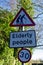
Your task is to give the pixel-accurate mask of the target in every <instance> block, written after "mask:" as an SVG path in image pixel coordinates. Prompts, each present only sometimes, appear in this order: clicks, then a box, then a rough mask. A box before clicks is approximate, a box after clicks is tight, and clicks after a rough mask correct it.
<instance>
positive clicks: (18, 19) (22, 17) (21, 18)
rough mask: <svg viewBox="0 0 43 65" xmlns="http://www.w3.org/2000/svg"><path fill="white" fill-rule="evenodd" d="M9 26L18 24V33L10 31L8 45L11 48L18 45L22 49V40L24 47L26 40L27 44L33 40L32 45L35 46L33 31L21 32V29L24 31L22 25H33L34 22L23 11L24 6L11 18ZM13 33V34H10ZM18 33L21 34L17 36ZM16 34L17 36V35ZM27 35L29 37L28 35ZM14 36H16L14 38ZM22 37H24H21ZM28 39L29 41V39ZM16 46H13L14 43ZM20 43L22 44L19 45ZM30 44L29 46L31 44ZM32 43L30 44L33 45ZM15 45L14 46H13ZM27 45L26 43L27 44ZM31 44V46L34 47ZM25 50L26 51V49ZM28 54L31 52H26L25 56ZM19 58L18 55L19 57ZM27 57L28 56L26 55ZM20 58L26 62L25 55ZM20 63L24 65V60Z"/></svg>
mask: <svg viewBox="0 0 43 65" xmlns="http://www.w3.org/2000/svg"><path fill="white" fill-rule="evenodd" d="M10 26H19V30H18V31H20V33H19V32H18V33H16V32H15V33H16V34H15V33H11V35H10V47H13V48H15V47H16V48H17V47H18V48H19V47H21V48H22V49H24V45H23V44H22V43H23V42H24V44H25V47H26V45H27V44H26V43H27V42H29V44H31V45H32V44H33V41H34V44H33V45H34V46H36V43H35V42H36V41H35V35H34V32H33V31H31V32H28V31H27V32H22V31H24V27H23V26H35V23H34V21H33V20H32V19H31V17H30V16H29V15H28V14H27V12H26V11H25V9H24V8H21V9H20V11H19V12H18V13H17V15H16V16H15V18H14V19H13V20H12V22H11V23H10ZM27 33H28V35H27ZM30 33H31V37H30ZM12 34H13V35H12ZM18 34H19V35H21V38H19V36H18ZM17 36H18V37H17ZM28 36H29V37H28ZM15 37H16V38H15ZM23 37H24V38H23ZM26 39H27V40H26ZM19 40H20V42H22V43H20V42H19ZM29 40H30V41H29ZM16 42H17V44H16ZM18 43H20V44H19V45H18ZM14 44H15V45H16V46H15V45H14ZM21 44H22V45H21ZM20 45H21V46H20ZM31 45H30V46H31ZM33 45H32V46H33ZM14 46H15V47H14ZM27 46H28V45H27ZM34 46H33V47H34ZM26 52H27V51H26ZM23 54H24V55H25V51H23ZM28 55H29V56H30V55H31V54H30V53H28V52H27V54H26V57H27V56H28ZM19 58H20V57H19ZM28 58H29V57H28ZM22 59H25V62H26V58H25V57H22ZM22 65H25V64H24V62H22Z"/></svg>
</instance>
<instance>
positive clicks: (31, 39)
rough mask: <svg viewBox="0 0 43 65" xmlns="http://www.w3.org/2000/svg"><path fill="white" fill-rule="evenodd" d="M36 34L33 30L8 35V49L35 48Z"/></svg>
mask: <svg viewBox="0 0 43 65" xmlns="http://www.w3.org/2000/svg"><path fill="white" fill-rule="evenodd" d="M35 46H36V34H35V30H29V31H20V32H12V33H10V47H11V48H19V47H35Z"/></svg>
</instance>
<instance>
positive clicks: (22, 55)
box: [18, 49, 31, 63]
mask: <svg viewBox="0 0 43 65" xmlns="http://www.w3.org/2000/svg"><path fill="white" fill-rule="evenodd" d="M18 59H19V60H20V61H21V62H23V63H26V62H29V61H30V59H31V52H30V51H29V50H28V49H21V50H20V51H19V52H18Z"/></svg>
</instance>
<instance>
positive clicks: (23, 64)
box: [19, 26, 25, 65]
mask: <svg viewBox="0 0 43 65" xmlns="http://www.w3.org/2000/svg"><path fill="white" fill-rule="evenodd" d="M19 30H20V31H24V26H21V27H19ZM22 65H25V63H22Z"/></svg>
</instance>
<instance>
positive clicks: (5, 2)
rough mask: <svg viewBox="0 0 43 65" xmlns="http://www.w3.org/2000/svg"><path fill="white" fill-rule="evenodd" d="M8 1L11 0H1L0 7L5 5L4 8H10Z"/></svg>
mask: <svg viewBox="0 0 43 65" xmlns="http://www.w3.org/2000/svg"><path fill="white" fill-rule="evenodd" d="M7 2H9V0H0V7H3V8H4V9H10V7H9V5H8V4H7Z"/></svg>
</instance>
